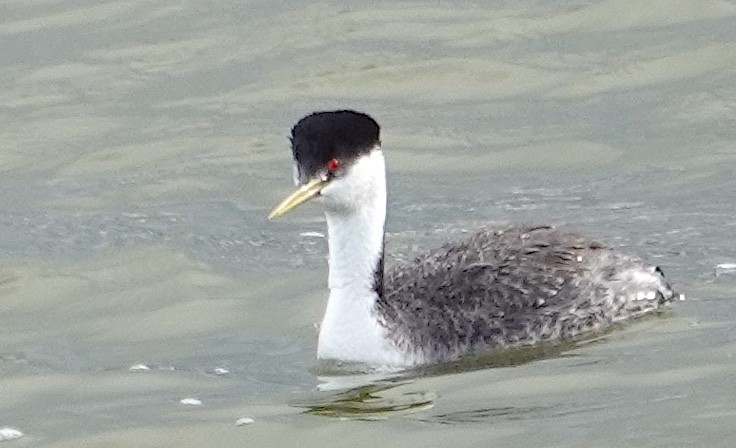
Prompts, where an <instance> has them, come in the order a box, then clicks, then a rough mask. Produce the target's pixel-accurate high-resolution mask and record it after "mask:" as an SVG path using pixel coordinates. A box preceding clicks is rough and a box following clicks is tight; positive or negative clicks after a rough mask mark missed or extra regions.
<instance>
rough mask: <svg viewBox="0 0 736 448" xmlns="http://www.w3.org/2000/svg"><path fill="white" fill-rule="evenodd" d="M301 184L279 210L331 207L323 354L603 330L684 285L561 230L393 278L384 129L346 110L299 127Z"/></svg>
mask: <svg viewBox="0 0 736 448" xmlns="http://www.w3.org/2000/svg"><path fill="white" fill-rule="evenodd" d="M291 147H292V152H293V157H294V182H295V184H296V185H297V186H298V187H299V188H298V189H297V191H296V192H294V193H293V194H292V195H291V196H289V197H288V198H286V199H285V200H284V201H283V202H282V203H281V204H279V205H278V206H277V207H276V208H275V209H274V210H273V211H272V212H271V214H270V215H269V219H273V218H276V217H279V216H281V215H283V214H285V213H287V212H289V211H290V210H292V209H294V208H295V207H297V206H299V205H300V204H302V203H304V202H306V201H308V200H310V199H313V198H316V199H318V200H319V202H321V203H322V204H323V205H324V207H325V214H326V219H327V228H328V245H329V279H328V286H329V290H330V293H329V299H328V301H327V308H326V310H325V314H324V318H323V320H322V324H321V326H320V331H319V342H318V350H317V357H318V358H320V359H327V360H339V361H351V362H359V363H365V364H368V365H373V366H395V367H402V366H414V365H419V364H426V363H436V362H444V361H453V360H456V359H458V358H460V357H462V356H463V355H467V354H478V353H483V352H487V351H491V350H494V349H507V348H515V347H521V346H528V345H535V344H539V343H555V342H562V341H566V340H571V339H574V338H578V337H581V336H585V335H586V334H595V333H596V332H600V331H602V330H605V329H606V328H608V327H610V326H611V325H612V324H614V323H616V322H620V321H623V320H626V319H629V318H633V317H636V316H640V315H643V314H645V313H648V312H651V311H655V310H657V309H658V308H659V307H660V306H661V305H662V304H664V303H666V302H669V301H672V300H673V298H674V297H675V294H674V292H673V291H672V289H671V288H670V286H669V285H668V283H667V281H666V280H665V278H664V276H663V274H662V271H661V270H660V269H659V268H657V267H653V266H652V267H649V266H647V265H645V264H644V262H643V261H642V260H641V259H639V258H636V257H632V256H629V255H625V254H621V253H618V252H616V251H614V250H611V249H609V248H607V247H605V246H603V245H601V244H599V243H597V242H594V241H591V240H588V239H586V238H583V237H581V236H579V235H575V234H572V233H565V232H559V231H557V230H554V229H553V228H551V227H547V226H539V227H511V228H507V229H504V230H499V231H488V230H480V231H478V232H476V233H474V234H472V235H471V236H470V237H468V238H466V239H465V240H463V241H459V242H457V243H454V244H446V245H444V246H443V247H441V248H439V249H436V250H433V251H430V252H428V253H425V254H422V255H419V256H417V257H416V259H415V260H414V261H412V262H411V263H408V264H403V265H399V266H395V267H393V268H391V269H388V270H387V272H386V273H385V275H384V269H383V264H384V262H383V261H384V255H383V248H384V225H385V219H386V175H385V172H386V170H385V165H384V158H383V153H382V150H381V142H380V137H379V126H378V123H376V121H375V120H373V119H372V118H371V117H370V116H368V115H366V114H363V113H359V112H355V111H350V110H339V111H330V112H316V113H313V114H311V115H308V116H306V117H305V118H302V119H301V120H300V121H299V122H298V123H297V124H296V125H295V126H294V127H293V129H292V131H291Z"/></svg>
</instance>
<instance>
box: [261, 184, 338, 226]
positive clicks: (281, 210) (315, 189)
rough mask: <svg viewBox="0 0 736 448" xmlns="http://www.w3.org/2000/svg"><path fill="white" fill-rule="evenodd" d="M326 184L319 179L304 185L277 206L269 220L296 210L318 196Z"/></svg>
mask: <svg viewBox="0 0 736 448" xmlns="http://www.w3.org/2000/svg"><path fill="white" fill-rule="evenodd" d="M326 184H327V182H326V181H324V180H322V179H319V178H317V179H313V180H312V181H310V182H309V183H308V184H304V185H302V186H301V187H299V189H298V190H296V191H295V192H294V193H292V194H291V195H290V196H289V197H288V198H286V199H284V200H283V201H282V202H281V203H280V204H279V205H277V206H276V208H275V209H273V211H272V212H271V213H270V214H269V215H268V219H274V218H278V217H280V216H283V215H285V214H287V213H289V212H290V211H292V210H294V209H295V208H297V207H298V206H300V205H301V204H303V203H305V202H307V201H308V200H310V199H312V198H313V197H315V196H317V195H318V194H319V192H320V191H322V188H324V187H325V185H326Z"/></svg>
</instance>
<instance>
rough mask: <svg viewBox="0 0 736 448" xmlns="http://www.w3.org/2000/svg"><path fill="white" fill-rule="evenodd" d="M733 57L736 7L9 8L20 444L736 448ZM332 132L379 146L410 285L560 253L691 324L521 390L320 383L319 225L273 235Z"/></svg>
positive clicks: (6, 335)
mask: <svg viewBox="0 0 736 448" xmlns="http://www.w3.org/2000/svg"><path fill="white" fill-rule="evenodd" d="M735 27H736V3H735V2H733V1H726V0H698V1H696V0H678V1H672V2H669V3H668V4H667V5H665V6H662V5H661V4H659V3H656V2H642V1H620V0H619V1H598V2H593V1H582V0H581V1H559V2H553V3H552V2H536V1H520V2H491V3H487V4H486V3H482V2H479V3H475V4H467V3H465V2H431V3H427V2H399V3H396V2H368V3H366V2H353V1H347V2H320V3H311V4H309V5H307V6H305V5H302V4H301V3H300V2H287V1H281V2H270V1H251V2H234V1H221V2H212V3H194V2H191V3H186V2H184V3H182V2H169V1H163V2H147V1H143V0H132V1H127V2H117V1H115V2H113V1H110V2H90V1H77V2H73V1H54V0H49V1H38V2H25V1H19V0H9V1H6V2H4V3H3V4H2V5H0V62H2V63H1V64H0V429H2V428H6V427H10V428H17V429H18V430H20V431H22V432H23V433H24V434H25V435H24V436H23V437H21V438H19V439H16V440H12V441H8V442H6V443H7V444H8V446H13V447H16V446H17V447H22V446H34V447H35V446H55V447H67V446H68V447H72V446H73V447H85V446H89V447H92V446H106V447H113V446H132V445H135V446H218V447H219V446H287V445H288V446H291V445H294V443H298V444H299V445H300V446H305V447H308V446H320V447H324V446H356V447H359V446H375V445H376V444H378V443H381V444H386V445H388V446H448V445H452V446H509V445H513V446H520V447H524V446H535V447H537V446H565V447H569V446H581V447H582V446H585V447H588V446H637V447H642V446H667V447H670V446H732V445H733V444H734V441H735V440H736V429H734V428H736V404H734V400H733V397H735V396H736V358H735V357H736V306H735V305H734V304H735V302H734V300H735V299H736V273H734V272H730V271H729V269H727V268H718V266H719V265H725V264H727V263H736V243H734V241H736V240H735V239H734V237H733V234H734V231H736V180H734V176H733V172H734V167H736V144H735V143H734V142H736V118H735V117H736V68H735V67H736V43H734V39H733V37H734V35H733V30H734V29H735ZM337 107H351V108H356V109H360V110H364V111H366V112H369V113H371V114H372V115H373V116H374V117H375V118H376V119H377V120H378V121H379V122H380V123H381V124H382V127H383V132H382V140H383V146H384V148H385V153H386V157H387V163H388V169H389V189H390V198H389V207H390V211H389V223H388V237H387V251H388V255H389V258H388V262H389V263H396V262H400V261H402V260H405V259H407V258H408V257H410V256H411V254H412V253H413V252H416V251H417V250H420V249H423V248H429V247H432V246H435V245H438V244H440V243H442V242H445V241H447V240H450V239H452V238H456V237H460V236H461V235H462V234H463V233H465V232H466V231H467V230H469V229H472V228H475V227H479V226H482V225H490V226H492V225H503V224H506V223H509V222H526V223H550V224H554V225H557V226H560V227H563V228H565V229H571V230H576V231H580V232H582V233H586V234H590V235H592V236H594V237H596V238H599V239H600V240H602V241H605V242H607V243H608V244H611V245H613V246H617V247H619V246H620V247H621V248H622V249H624V250H626V251H629V252H633V253H636V254H640V255H642V256H644V257H645V258H647V259H649V260H651V261H652V262H655V263H657V264H659V265H660V266H661V267H662V269H663V270H664V271H665V272H666V273H667V275H668V276H669V277H670V279H671V280H672V282H673V283H674V285H675V286H676V287H677V289H678V290H680V291H682V292H684V293H685V295H686V296H687V299H688V300H687V301H685V302H681V303H677V304H675V306H673V307H672V310H671V311H669V312H667V313H665V315H663V316H659V317H658V318H653V319H646V320H644V321H642V322H639V323H636V324H635V325H632V326H629V327H627V328H625V329H622V330H620V331H616V332H613V333H610V334H607V335H605V336H604V337H602V338H600V340H597V341H595V343H588V344H584V345H581V346H576V347H569V348H568V347H565V349H564V350H561V351H560V352H559V353H557V352H555V353H542V354H540V356H536V355H535V356H530V357H528V358H527V357H525V356H522V357H521V359H512V358H508V359H500V360H498V362H497V363H495V364H494V365H495V366H496V367H495V368H485V369H475V367H477V366H460V367H459V368H457V369H447V370H441V371H432V372H425V373H424V374H422V375H419V376H414V377H409V378H400V379H392V378H386V377H380V376H375V377H373V376H357V377H356V376H352V377H346V378H338V377H323V376H322V375H321V374H320V373H319V372H315V370H314V365H315V361H314V353H315V348H316V331H315V323H316V322H319V320H320V317H321V313H322V310H323V307H324V300H325V297H326V287H325V279H326V261H325V251H326V246H325V241H324V239H323V238H320V237H319V236H318V235H315V234H313V233H307V232H324V231H325V229H324V223H323V220H322V217H321V215H320V213H319V210H318V208H317V207H306V208H304V209H303V210H302V209H300V210H298V211H297V212H295V213H294V214H293V215H291V216H289V218H288V219H286V220H283V221H280V222H278V223H269V222H268V221H267V220H266V218H265V217H266V215H267V213H268V211H270V209H271V208H272V206H273V205H274V204H276V203H277V202H278V201H279V200H280V199H281V198H282V197H283V196H284V195H285V194H286V193H287V192H289V191H290V190H291V162H290V160H289V157H290V155H289V150H288V139H287V136H288V132H289V129H290V127H291V126H292V125H293V123H294V122H295V121H296V120H297V119H299V118H300V117H301V116H303V115H305V114H307V113H309V112H311V111H312V110H318V109H327V108H337ZM139 364H142V365H145V366H146V367H148V370H143V369H141V368H138V369H136V368H133V369H132V370H131V368H132V367H135V366H137V365H139ZM187 398H195V399H198V400H200V401H201V405H185V404H182V403H181V400H182V399H187ZM244 417H247V418H252V419H253V422H252V423H250V424H243V425H236V421H237V420H238V419H240V418H244ZM333 417H340V418H333ZM346 417H347V418H346Z"/></svg>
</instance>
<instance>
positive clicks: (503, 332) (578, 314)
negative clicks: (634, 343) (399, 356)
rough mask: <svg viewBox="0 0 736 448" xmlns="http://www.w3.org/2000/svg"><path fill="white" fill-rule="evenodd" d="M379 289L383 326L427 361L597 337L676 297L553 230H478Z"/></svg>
mask: <svg viewBox="0 0 736 448" xmlns="http://www.w3.org/2000/svg"><path fill="white" fill-rule="evenodd" d="M383 284H384V290H383V294H382V295H381V297H380V299H379V301H378V303H377V304H376V309H377V311H378V313H379V315H380V316H381V321H382V322H383V323H384V325H385V326H386V328H387V329H388V332H389V336H390V338H391V339H392V340H393V341H394V343H395V344H396V345H397V346H398V347H400V348H401V349H402V350H403V351H406V352H407V353H411V354H413V355H416V356H418V357H419V358H420V359H423V360H424V362H437V361H449V360H454V359H457V358H458V357H460V356H462V355H465V354H469V353H477V352H485V351H488V350H493V349H503V348H511V347H519V346H525V345H533V344H537V343H540V342H560V341H565V340H570V339H573V338H576V337H579V336H583V335H585V334H593V333H595V332H599V331H602V330H605V329H606V328H608V327H610V325H611V324H613V323H615V322H617V321H621V320H623V319H627V318H630V317H635V316H639V315H642V314H643V313H646V312H648V311H653V310H656V309H658V307H659V306H660V305H661V304H663V303H665V302H668V301H671V300H672V299H673V297H674V296H675V294H674V293H673V291H672V289H671V288H670V286H669V285H668V284H667V282H666V280H665V279H664V276H663V275H662V272H661V271H660V270H659V269H658V268H656V267H647V266H646V265H645V264H644V263H643V262H642V261H641V260H640V259H638V258H635V257H631V256H628V255H624V254H621V253H618V252H615V251H613V250H611V249H609V248H607V247H605V246H603V245H601V244H599V243H597V242H594V241H590V240H588V239H585V238H583V237H581V236H579V235H575V234H571V233H562V232H559V231H557V230H554V229H552V228H551V227H521V228H508V229H505V230H502V231H496V232H493V231H486V230H482V231H479V232H478V233H475V234H474V235H472V236H470V237H469V238H467V239H466V240H464V241H460V242H456V243H452V244H446V245H445V246H443V247H441V248H439V249H436V250H433V251H431V252H428V253H426V254H423V255H420V256H418V257H417V258H416V259H415V260H414V261H413V262H411V263H408V264H402V265H398V266H394V267H393V268H392V269H389V270H388V271H387V272H386V275H385V278H384V282H383Z"/></svg>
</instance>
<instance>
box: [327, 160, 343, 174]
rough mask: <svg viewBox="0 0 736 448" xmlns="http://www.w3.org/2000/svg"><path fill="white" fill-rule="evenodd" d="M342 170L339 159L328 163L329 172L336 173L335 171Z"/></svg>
mask: <svg viewBox="0 0 736 448" xmlns="http://www.w3.org/2000/svg"><path fill="white" fill-rule="evenodd" d="M339 169H340V161H339V160H337V159H332V160H330V161H329V162H327V171H329V172H330V173H334V172H335V171H337V170H339Z"/></svg>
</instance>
